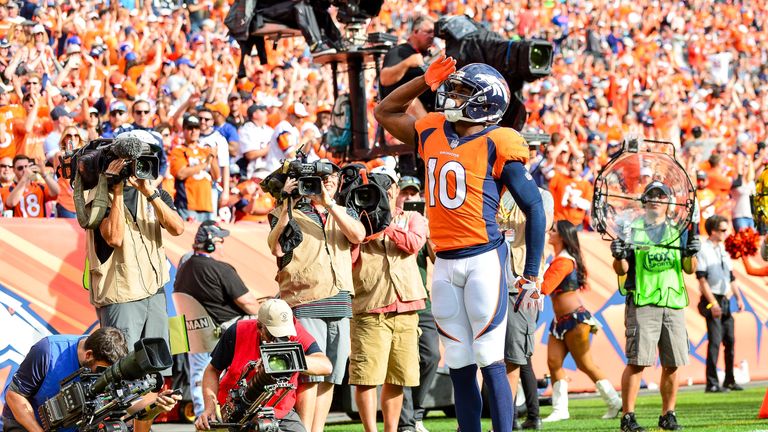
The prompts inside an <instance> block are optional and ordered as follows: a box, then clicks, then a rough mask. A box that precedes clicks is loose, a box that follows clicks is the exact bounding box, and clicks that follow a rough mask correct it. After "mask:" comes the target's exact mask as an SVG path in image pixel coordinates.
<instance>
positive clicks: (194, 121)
mask: <svg viewBox="0 0 768 432" xmlns="http://www.w3.org/2000/svg"><path fill="white" fill-rule="evenodd" d="M182 126H183V127H184V129H188V128H198V129H199V128H200V119H199V118H197V116H193V115H189V116H187V117H185V118H184V124H183V125H182Z"/></svg>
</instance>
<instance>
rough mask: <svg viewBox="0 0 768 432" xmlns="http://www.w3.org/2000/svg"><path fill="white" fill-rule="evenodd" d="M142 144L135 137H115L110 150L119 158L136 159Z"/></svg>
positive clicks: (139, 154)
mask: <svg viewBox="0 0 768 432" xmlns="http://www.w3.org/2000/svg"><path fill="white" fill-rule="evenodd" d="M143 146H144V144H143V143H142V142H141V141H140V140H139V139H137V138H133V137H131V138H116V139H115V141H114V143H113V144H112V151H113V152H114V154H115V156H117V157H119V158H120V159H138V157H139V156H141V153H142V151H143Z"/></svg>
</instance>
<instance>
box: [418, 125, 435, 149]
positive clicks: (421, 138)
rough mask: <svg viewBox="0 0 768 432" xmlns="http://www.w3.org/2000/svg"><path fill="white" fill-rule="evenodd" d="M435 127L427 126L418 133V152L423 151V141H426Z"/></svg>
mask: <svg viewBox="0 0 768 432" xmlns="http://www.w3.org/2000/svg"><path fill="white" fill-rule="evenodd" d="M436 130H437V128H428V129H424V130H423V131H421V133H420V134H419V153H423V152H424V143H425V142H427V139H428V138H429V136H430V135H432V133H433V132H434V131H436Z"/></svg>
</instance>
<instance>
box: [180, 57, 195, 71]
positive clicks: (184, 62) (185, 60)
mask: <svg viewBox="0 0 768 432" xmlns="http://www.w3.org/2000/svg"><path fill="white" fill-rule="evenodd" d="M181 65H187V66H189V67H191V68H194V67H195V64H194V63H192V61H191V60H190V59H188V58H186V57H182V58H180V59H178V60H176V66H181Z"/></svg>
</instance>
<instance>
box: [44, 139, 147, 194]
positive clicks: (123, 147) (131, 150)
mask: <svg viewBox="0 0 768 432" xmlns="http://www.w3.org/2000/svg"><path fill="white" fill-rule="evenodd" d="M158 150H159V149H158V148H157V146H155V145H152V144H147V143H143V142H141V141H140V140H138V139H136V138H117V139H109V138H99V139H95V140H92V141H90V142H89V143H88V144H87V145H86V146H84V147H81V148H79V149H77V150H74V151H68V152H66V153H64V155H63V156H60V157H59V158H60V159H59V160H60V162H61V175H62V177H64V178H66V179H69V181H70V183H71V184H72V185H73V186H74V182H75V178H76V177H77V174H79V175H80V179H81V181H82V185H83V190H88V189H93V188H95V187H96V185H97V184H98V182H99V176H100V175H101V174H104V172H105V171H106V170H107V167H109V164H110V163H111V162H112V161H114V160H117V159H125V160H126V161H128V163H126V165H125V166H124V167H123V170H122V171H121V172H120V174H119V175H117V176H114V177H111V178H109V184H110V185H114V184H117V183H119V182H122V181H125V180H126V179H127V178H128V177H131V176H136V178H139V179H147V180H154V179H156V178H157V176H158V175H159V173H160V161H159V159H158V157H157V151H158Z"/></svg>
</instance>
